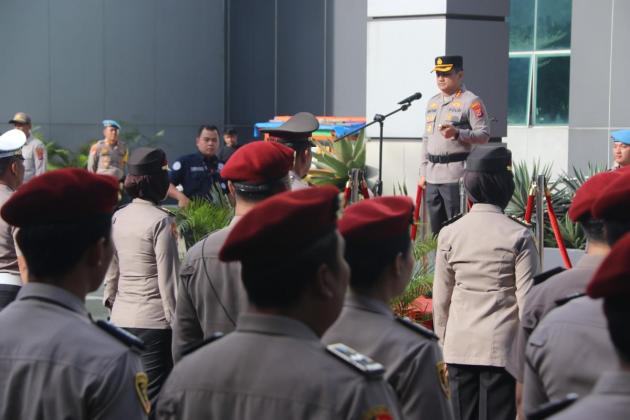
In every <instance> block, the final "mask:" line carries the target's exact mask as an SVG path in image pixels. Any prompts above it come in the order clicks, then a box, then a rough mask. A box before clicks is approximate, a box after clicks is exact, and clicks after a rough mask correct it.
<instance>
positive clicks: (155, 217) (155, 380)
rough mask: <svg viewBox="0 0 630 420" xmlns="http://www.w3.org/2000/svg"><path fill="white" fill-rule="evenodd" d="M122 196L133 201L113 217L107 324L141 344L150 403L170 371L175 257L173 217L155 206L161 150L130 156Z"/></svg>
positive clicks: (164, 175)
mask: <svg viewBox="0 0 630 420" xmlns="http://www.w3.org/2000/svg"><path fill="white" fill-rule="evenodd" d="M128 169H129V173H128V174H127V177H126V178H125V184H124V186H125V191H126V192H127V194H128V195H129V197H131V198H132V201H131V203H129V204H127V205H126V206H123V207H122V208H121V209H119V210H118V211H116V213H114V216H113V217H112V240H113V241H114V247H115V249H116V251H115V252H114V256H113V258H112V262H111V264H110V266H109V270H108V272H107V275H106V277H105V292H104V294H103V299H104V300H105V306H107V307H108V308H110V309H111V310H112V312H111V320H112V322H113V323H114V324H116V325H117V326H119V327H122V328H124V329H125V330H127V331H128V332H129V333H131V334H133V335H135V336H137V337H138V338H140V339H141V340H142V341H144V342H145V347H146V348H145V350H144V351H143V352H142V353H141V357H142V362H143V364H144V366H146V373H147V375H148V377H149V389H148V393H149V398H150V399H151V401H154V400H155V398H156V397H157V395H158V392H159V391H160V387H161V386H162V384H163V383H164V381H165V380H166V377H167V376H168V373H169V372H170V370H171V368H172V367H173V357H172V354H171V341H172V330H171V326H172V324H173V318H174V317H175V296H176V289H177V287H176V286H177V282H178V277H177V274H178V270H179V254H178V251H177V226H176V224H175V217H174V214H173V213H171V212H170V211H168V210H166V209H164V208H162V207H160V206H159V204H160V203H161V202H162V201H163V200H164V199H165V198H166V191H167V190H168V185H169V183H168V165H167V162H166V154H165V153H164V151H163V150H161V149H156V148H151V147H140V148H138V149H136V150H134V151H133V153H131V157H130V158H129V167H128Z"/></svg>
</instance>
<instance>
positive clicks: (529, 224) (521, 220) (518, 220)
mask: <svg viewBox="0 0 630 420" xmlns="http://www.w3.org/2000/svg"><path fill="white" fill-rule="evenodd" d="M507 217H509V218H510V219H512V220H514V221H515V222H516V223H518V224H519V225H523V226H525V227H526V228H527V229H531V228H532V224H531V223H527V222H526V221H525V220H523V219H521V218H519V217H516V216H514V215H513V214H508V215H507Z"/></svg>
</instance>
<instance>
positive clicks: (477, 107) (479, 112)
mask: <svg viewBox="0 0 630 420" xmlns="http://www.w3.org/2000/svg"><path fill="white" fill-rule="evenodd" d="M470 109H471V110H472V111H473V112H474V113H475V116H476V117H477V118H483V116H484V112H483V106H481V102H479V101H476V102H473V103H472V105H470Z"/></svg>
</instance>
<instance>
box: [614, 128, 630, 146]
mask: <svg viewBox="0 0 630 420" xmlns="http://www.w3.org/2000/svg"><path fill="white" fill-rule="evenodd" d="M610 139H611V140H612V141H619V142H621V143H625V144H630V130H619V131H613V132H612V133H610Z"/></svg>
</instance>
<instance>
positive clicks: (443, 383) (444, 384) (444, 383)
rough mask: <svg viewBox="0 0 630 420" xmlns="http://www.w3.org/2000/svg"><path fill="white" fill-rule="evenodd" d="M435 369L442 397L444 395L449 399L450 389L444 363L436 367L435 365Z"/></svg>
mask: <svg viewBox="0 0 630 420" xmlns="http://www.w3.org/2000/svg"><path fill="white" fill-rule="evenodd" d="M435 367H436V368H437V373H438V378H439V379H440V387H441V388H442V392H444V395H446V398H449V399H450V398H451V388H450V387H449V384H448V368H447V366H446V363H444V362H438V363H437V365H435Z"/></svg>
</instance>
